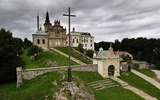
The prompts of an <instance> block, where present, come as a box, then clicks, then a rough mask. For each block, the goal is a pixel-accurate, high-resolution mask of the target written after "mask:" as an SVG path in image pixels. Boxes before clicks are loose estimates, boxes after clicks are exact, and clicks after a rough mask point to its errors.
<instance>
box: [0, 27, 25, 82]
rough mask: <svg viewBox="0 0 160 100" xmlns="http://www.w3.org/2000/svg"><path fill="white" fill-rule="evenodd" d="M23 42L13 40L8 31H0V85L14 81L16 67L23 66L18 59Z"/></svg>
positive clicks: (16, 39)
mask: <svg viewBox="0 0 160 100" xmlns="http://www.w3.org/2000/svg"><path fill="white" fill-rule="evenodd" d="M22 44H23V41H22V40H21V39H19V38H13V37H12V33H11V32H10V31H6V30H5V29H0V83H5V82H12V81H16V67H19V66H23V65H24V62H23V61H22V59H21V58H20V57H19V55H20V54H22Z"/></svg>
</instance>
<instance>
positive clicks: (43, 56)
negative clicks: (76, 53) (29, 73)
mask: <svg viewBox="0 0 160 100" xmlns="http://www.w3.org/2000/svg"><path fill="white" fill-rule="evenodd" d="M21 57H22V58H23V61H25V63H26V66H25V68H26V69H30V68H45V67H49V66H46V65H45V64H44V63H45V62H48V61H56V62H57V63H58V65H59V66H67V65H68V58H67V57H65V56H63V55H60V54H57V53H56V52H54V51H51V52H42V53H40V54H39V56H38V58H37V59H38V60H37V61H36V60H34V59H31V58H30V57H28V56H27V50H24V52H23V55H22V56H21ZM71 65H78V63H76V62H74V61H72V60H71Z"/></svg>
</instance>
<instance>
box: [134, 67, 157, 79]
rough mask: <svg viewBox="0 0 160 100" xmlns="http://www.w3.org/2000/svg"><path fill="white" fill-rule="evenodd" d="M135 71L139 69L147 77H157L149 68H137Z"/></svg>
mask: <svg viewBox="0 0 160 100" xmlns="http://www.w3.org/2000/svg"><path fill="white" fill-rule="evenodd" d="M137 71H139V72H141V73H142V74H145V75H147V76H149V77H152V78H156V77H157V76H156V74H155V73H154V72H153V71H151V70H150V69H139V70H137Z"/></svg>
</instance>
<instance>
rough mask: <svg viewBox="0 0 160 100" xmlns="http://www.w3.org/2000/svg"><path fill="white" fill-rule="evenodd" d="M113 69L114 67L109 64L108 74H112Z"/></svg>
mask: <svg viewBox="0 0 160 100" xmlns="http://www.w3.org/2000/svg"><path fill="white" fill-rule="evenodd" d="M114 69H115V67H114V66H113V65H110V66H109V67H108V76H114V73H115V72H114Z"/></svg>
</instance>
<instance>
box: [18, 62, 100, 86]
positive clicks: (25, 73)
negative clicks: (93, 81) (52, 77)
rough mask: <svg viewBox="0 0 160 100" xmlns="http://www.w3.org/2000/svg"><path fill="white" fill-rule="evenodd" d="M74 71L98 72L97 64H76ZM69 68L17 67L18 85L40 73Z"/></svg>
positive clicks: (73, 67)
mask: <svg viewBox="0 0 160 100" xmlns="http://www.w3.org/2000/svg"><path fill="white" fill-rule="evenodd" d="M71 68H72V71H83V72H97V69H98V65H97V64H87V65H74V66H71ZM67 69H68V66H61V67H50V68H36V69H22V68H21V67H17V87H19V86H21V85H22V80H23V79H28V80H29V79H32V78H34V77H36V76H38V75H41V74H44V73H47V72H53V71H65V70H67Z"/></svg>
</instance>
